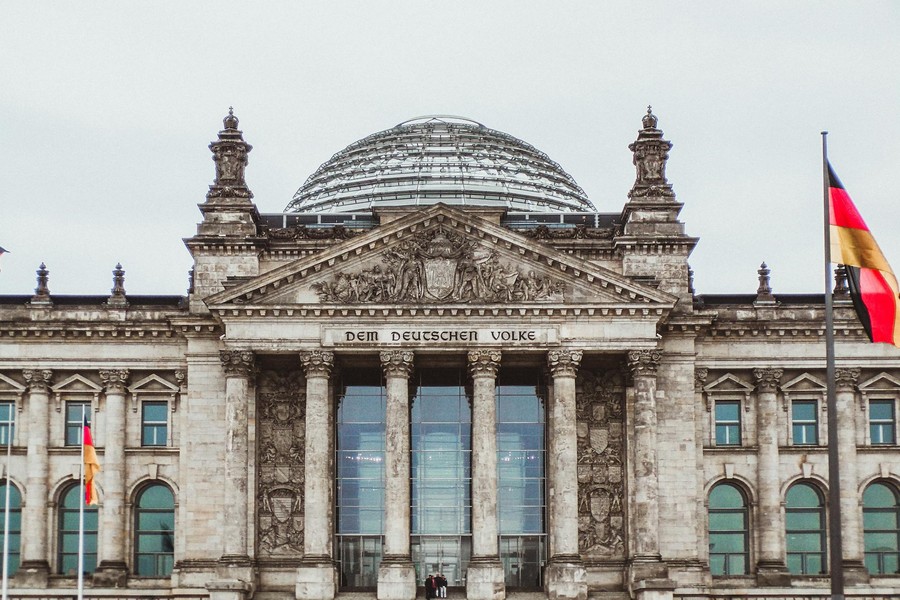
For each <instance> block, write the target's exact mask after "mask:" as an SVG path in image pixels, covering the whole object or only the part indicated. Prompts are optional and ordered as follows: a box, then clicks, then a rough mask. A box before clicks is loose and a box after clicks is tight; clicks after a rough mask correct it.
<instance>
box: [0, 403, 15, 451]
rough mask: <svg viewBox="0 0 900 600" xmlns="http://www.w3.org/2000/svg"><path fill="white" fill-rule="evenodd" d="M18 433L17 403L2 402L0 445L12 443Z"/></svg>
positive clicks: (0, 407)
mask: <svg viewBox="0 0 900 600" xmlns="http://www.w3.org/2000/svg"><path fill="white" fill-rule="evenodd" d="M15 435H16V405H15V403H13V402H0V446H6V445H7V444H9V445H11V444H12V443H13V442H14V441H15V439H16V438H15Z"/></svg>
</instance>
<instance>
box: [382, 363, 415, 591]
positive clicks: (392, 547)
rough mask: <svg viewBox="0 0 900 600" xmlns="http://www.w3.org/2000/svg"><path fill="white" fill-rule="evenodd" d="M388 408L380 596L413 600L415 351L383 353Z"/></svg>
mask: <svg viewBox="0 0 900 600" xmlns="http://www.w3.org/2000/svg"><path fill="white" fill-rule="evenodd" d="M381 366H382V367H383V368H384V379H385V392H386V394H387V411H386V414H385V433H386V437H385V449H384V450H385V453H384V471H385V473H384V475H385V484H384V556H383V557H382V559H381V566H380V567H379V568H378V598H379V600H413V598H415V597H416V570H415V568H414V567H413V563H412V558H411V557H410V551H409V527H410V513H409V511H410V489H409V375H410V373H411V372H412V368H413V353H412V352H409V351H407V350H388V351H385V352H382V353H381Z"/></svg>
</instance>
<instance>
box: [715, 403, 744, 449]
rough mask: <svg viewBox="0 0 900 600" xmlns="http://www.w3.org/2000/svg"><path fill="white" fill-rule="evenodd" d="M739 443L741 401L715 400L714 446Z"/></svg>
mask: <svg viewBox="0 0 900 600" xmlns="http://www.w3.org/2000/svg"><path fill="white" fill-rule="evenodd" d="M740 445H741V403H740V401H739V400H716V446H740Z"/></svg>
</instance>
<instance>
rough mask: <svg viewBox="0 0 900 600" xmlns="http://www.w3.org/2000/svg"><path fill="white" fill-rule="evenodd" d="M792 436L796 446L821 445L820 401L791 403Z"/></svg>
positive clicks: (796, 401) (795, 401)
mask: <svg viewBox="0 0 900 600" xmlns="http://www.w3.org/2000/svg"><path fill="white" fill-rule="evenodd" d="M791 434H792V439H793V442H794V445H795V446H812V445H815V444H818V443H819V403H818V401H816V400H794V401H793V402H791Z"/></svg>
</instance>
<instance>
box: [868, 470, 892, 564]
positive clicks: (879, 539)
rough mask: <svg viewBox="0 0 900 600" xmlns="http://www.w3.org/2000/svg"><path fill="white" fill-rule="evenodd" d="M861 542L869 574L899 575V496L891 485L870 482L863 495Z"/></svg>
mask: <svg viewBox="0 0 900 600" xmlns="http://www.w3.org/2000/svg"><path fill="white" fill-rule="evenodd" d="M863 542H864V545H865V561H866V568H867V569H868V570H869V573H871V574H873V575H888V574H897V573H900V496H898V494H897V489H896V488H895V487H894V486H892V485H888V484H886V483H873V484H871V485H870V486H869V487H867V488H866V491H864V492H863Z"/></svg>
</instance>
